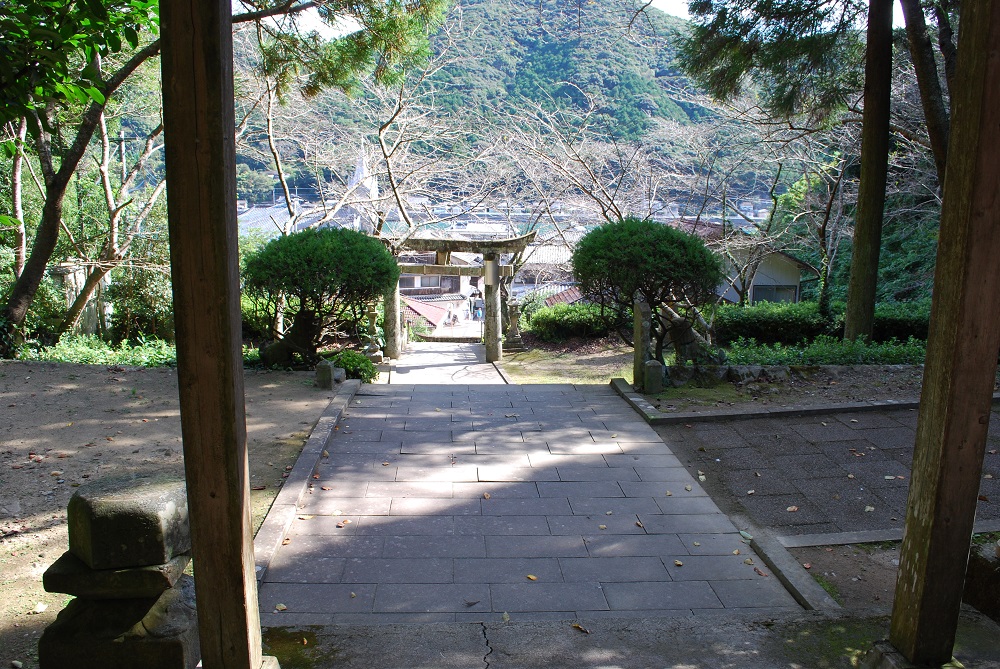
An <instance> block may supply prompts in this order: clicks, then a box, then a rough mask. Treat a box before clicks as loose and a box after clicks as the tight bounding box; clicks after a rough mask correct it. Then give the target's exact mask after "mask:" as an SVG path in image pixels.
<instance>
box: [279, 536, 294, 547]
mask: <svg viewBox="0 0 1000 669" xmlns="http://www.w3.org/2000/svg"><path fill="white" fill-rule="evenodd" d="M290 543H292V540H291V538H289V537H285V538H284V539H282V540H281V545H282V546H287V545H288V544H290Z"/></svg>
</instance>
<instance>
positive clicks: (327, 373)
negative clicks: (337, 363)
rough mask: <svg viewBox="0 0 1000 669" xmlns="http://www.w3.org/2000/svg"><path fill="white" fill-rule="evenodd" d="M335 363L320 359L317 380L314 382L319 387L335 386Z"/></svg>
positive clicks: (317, 364)
mask: <svg viewBox="0 0 1000 669" xmlns="http://www.w3.org/2000/svg"><path fill="white" fill-rule="evenodd" d="M333 369H334V368H333V363H332V362H330V361H329V360H320V361H319V362H318V363H316V380H315V381H314V382H313V383H314V384H315V385H316V387H317V388H323V389H325V390H329V389H331V388H333V383H334V381H333Z"/></svg>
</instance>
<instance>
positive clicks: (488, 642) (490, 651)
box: [479, 623, 493, 669]
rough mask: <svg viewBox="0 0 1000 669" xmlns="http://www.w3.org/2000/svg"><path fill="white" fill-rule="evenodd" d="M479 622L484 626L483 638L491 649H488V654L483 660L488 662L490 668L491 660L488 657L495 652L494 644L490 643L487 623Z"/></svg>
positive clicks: (487, 668)
mask: <svg viewBox="0 0 1000 669" xmlns="http://www.w3.org/2000/svg"><path fill="white" fill-rule="evenodd" d="M479 624H480V625H482V626H483V640H485V641H486V647H487V648H489V650H488V651H486V655H483V662H484V663H485V664H486V669H490V661H489V660H488V659H486V658H488V657H489V656H490V655H491V654H492V653H493V646H491V645H490V638H489V637H488V636H487V635H486V623H479Z"/></svg>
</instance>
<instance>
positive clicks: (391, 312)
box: [383, 281, 403, 360]
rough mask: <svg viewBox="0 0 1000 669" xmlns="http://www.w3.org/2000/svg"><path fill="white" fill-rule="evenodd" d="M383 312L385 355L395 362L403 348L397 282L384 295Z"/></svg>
mask: <svg viewBox="0 0 1000 669" xmlns="http://www.w3.org/2000/svg"><path fill="white" fill-rule="evenodd" d="M383 312H384V318H383V322H384V323H385V327H384V332H383V334H384V335H385V354H386V356H387V357H389V358H391V359H393V360H397V359H398V358H399V356H400V353H401V352H402V348H403V346H402V337H401V332H400V327H401V326H400V322H399V321H400V319H399V281H396V283H395V285H393V288H392V290H390V291H389V292H388V293H386V294H385V297H384V298H383Z"/></svg>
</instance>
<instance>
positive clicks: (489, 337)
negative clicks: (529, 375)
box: [483, 254, 503, 362]
mask: <svg viewBox="0 0 1000 669" xmlns="http://www.w3.org/2000/svg"><path fill="white" fill-rule="evenodd" d="M485 261H486V262H485V265H486V268H485V272H484V277H483V278H484V281H483V283H485V284H486V286H485V288H484V290H483V302H485V309H484V311H485V314H484V316H485V319H486V321H485V323H484V324H483V339H484V340H485V343H486V362H499V361H500V360H503V345H502V344H501V340H500V337H501V334H502V332H503V329H502V326H501V324H500V323H501V320H500V319H501V314H500V258H498V257H497V256H496V255H495V254H491V255H487V256H486V258H485Z"/></svg>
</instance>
